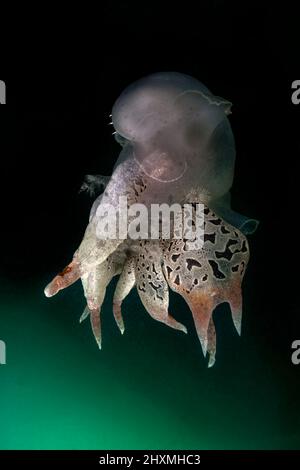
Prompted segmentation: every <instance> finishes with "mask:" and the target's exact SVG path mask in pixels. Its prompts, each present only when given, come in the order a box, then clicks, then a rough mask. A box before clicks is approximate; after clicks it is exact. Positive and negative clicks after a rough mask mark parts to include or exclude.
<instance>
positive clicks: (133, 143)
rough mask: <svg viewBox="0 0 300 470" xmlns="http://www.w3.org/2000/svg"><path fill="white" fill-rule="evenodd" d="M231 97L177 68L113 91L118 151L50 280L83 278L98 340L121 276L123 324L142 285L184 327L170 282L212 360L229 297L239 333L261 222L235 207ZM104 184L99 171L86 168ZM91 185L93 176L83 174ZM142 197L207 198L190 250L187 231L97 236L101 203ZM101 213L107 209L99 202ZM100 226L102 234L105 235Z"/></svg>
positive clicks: (158, 308)
mask: <svg viewBox="0 0 300 470" xmlns="http://www.w3.org/2000/svg"><path fill="white" fill-rule="evenodd" d="M230 109H231V103H230V102H228V101H226V100H224V99H222V98H220V97H218V96H214V95H213V94H212V93H211V92H210V91H209V90H208V89H207V88H206V87H205V86H204V85H203V84H202V83H200V82H199V81H198V80H196V79H194V78H192V77H190V76H187V75H184V74H180V73H175V72H170V73H157V74H154V75H150V76H148V77H146V78H142V79H141V80H138V81H137V82H135V83H133V84H132V85H131V86H129V87H128V88H126V89H125V91H124V92H123V93H122V94H121V95H120V97H119V98H118V99H117V101H116V103H115V104H114V106H113V109H112V115H111V118H112V124H113V126H114V128H115V137H116V140H117V141H118V142H119V143H120V144H121V146H122V150H121V153H120V156H119V159H118V160H117V163H116V165H115V168H114V171H113V174H112V176H111V178H108V181H105V184H104V186H105V188H104V191H103V193H102V194H100V195H99V196H98V197H97V199H96V200H95V202H94V204H93V206H92V209H91V214H90V220H89V224H88V226H87V229H86V232H85V235H84V237H83V240H82V242H81V244H80V246H79V248H78V249H77V251H76V252H75V254H74V256H73V260H72V261H71V263H70V264H69V265H68V266H67V267H66V268H65V269H64V270H63V271H62V272H61V273H59V274H58V275H57V276H56V277H55V278H54V279H53V280H52V282H51V283H50V284H49V285H48V286H47V287H46V289H45V294H46V296H47V297H51V296H53V295H55V294H56V293H57V292H58V291H59V290H61V289H64V288H66V287H68V286H69V285H71V284H72V283H74V282H75V281H77V280H78V279H79V278H81V281H82V284H83V289H84V294H85V297H86V301H87V306H86V308H85V310H84V312H83V314H82V316H81V320H83V319H84V318H86V317H88V316H89V317H90V321H91V325H92V330H93V333H94V336H95V338H96V341H97V343H98V345H99V347H101V324H100V311H101V306H102V303H103V300H104V296H105V292H106V287H107V286H108V284H109V283H110V281H111V279H112V278H113V277H114V276H116V275H119V279H118V282H117V286H116V290H115V293H114V298H113V314H114V317H115V319H116V322H117V325H118V326H119V328H120V330H121V332H122V333H123V332H124V322H123V318H122V313H121V304H122V301H123V300H124V298H125V297H126V296H127V295H128V294H129V292H130V291H131V289H132V288H133V287H134V286H136V288H137V291H138V294H139V296H140V299H141V301H142V303H143V305H144V307H145V309H146V310H147V311H148V313H149V314H150V315H151V316H152V317H153V318H154V319H155V320H158V321H160V322H162V323H165V324H166V325H168V326H170V327H172V328H175V329H177V330H181V331H184V332H186V328H185V326H184V325H182V324H181V323H179V322H178V321H177V320H175V318H173V317H172V316H171V315H170V313H169V311H168V304H169V288H171V289H172V290H173V291H175V292H177V293H179V294H180V295H181V296H182V297H183V298H184V299H185V300H186V302H187V304H188V305H189V307H190V309H191V311H192V315H193V318H194V323H195V327H196V330H197V333H198V336H199V339H200V343H201V347H202V350H203V353H204V355H206V353H207V352H208V354H209V362H208V365H209V366H212V365H213V364H214V362H215V353H216V334H215V327H214V322H213V317H212V314H213V311H214V309H215V308H216V306H217V305H219V304H220V303H223V302H228V303H229V304H230V307H231V312H232V318H233V322H234V325H235V327H236V330H237V332H238V333H239V334H240V332H241V319H242V292H241V284H242V279H243V276H244V273H245V269H246V266H247V263H248V260H249V246H248V242H247V239H246V236H245V235H247V234H249V233H252V232H254V231H255V229H256V227H257V221H256V220H254V219H249V218H247V217H245V216H242V215H240V214H238V213H236V212H234V211H233V210H232V209H231V207H230V193H229V191H230V188H231V185H232V181H233V174H234V163H235V144H234V137H233V133H232V130H231V126H230V123H229V120H228V117H227V116H228V114H230ZM88 179H89V180H90V181H92V183H91V184H92V185H94V186H97V185H98V186H101V184H102V183H103V181H104V179H105V178H103V177H90V178H88ZM86 185H87V183H86ZM120 196H122V197H126V198H127V199H126V201H127V208H128V207H131V206H132V205H133V204H136V203H139V204H143V205H144V206H146V207H147V208H150V206H151V205H153V204H169V205H170V204H174V203H177V204H180V206H182V207H184V204H186V203H191V204H196V203H198V204H199V203H201V204H203V206H202V207H204V215H203V217H204V219H203V220H204V224H203V228H204V235H203V244H202V246H201V248H199V249H193V250H191V249H187V240H186V239H185V237H184V235H183V236H182V238H178V237H175V235H174V233H173V235H172V236H171V237H170V238H169V239H165V238H164V237H162V236H159V237H158V239H149V238H147V237H144V238H143V237H141V239H138V240H136V239H131V238H130V237H126V238H125V239H124V237H122V238H120V237H119V238H118V237H115V238H105V237H102V236H99V208H100V209H101V208H103V207H113V208H117V207H118V202H119V199H120ZM100 212H101V211H100ZM100 235H101V234H100Z"/></svg>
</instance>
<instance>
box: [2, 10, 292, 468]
mask: <svg viewBox="0 0 300 470" xmlns="http://www.w3.org/2000/svg"><path fill="white" fill-rule="evenodd" d="M225 4H226V2H221V1H220V2H214V6H211V5H209V4H208V2H203V10H202V13H203V12H205V15H206V17H207V18H208V19H209V21H207V22H202V23H201V28H199V24H198V22H197V18H196V17H193V15H191V12H190V11H187V10H186V9H183V11H182V12H181V13H180V12H177V13H175V16H174V18H173V22H171V21H167V18H168V10H167V9H166V8H165V7H161V10H159V11H160V16H159V20H158V21H157V23H156V34H155V37H154V38H153V37H152V36H151V31H152V29H153V28H152V26H151V25H152V24H153V21H154V20H155V18H157V16H156V13H155V10H153V9H151V8H150V7H149V6H148V7H147V6H145V11H143V12H142V11H140V10H139V11H137V10H135V9H134V8H133V6H130V5H128V4H126V2H125V4H124V5H123V7H121V10H118V8H117V6H115V7H112V6H111V7H108V8H107V9H105V10H104V12H103V17H104V18H105V21H106V23H107V26H109V27H111V28H113V26H114V27H116V30H117V31H118V34H119V36H120V37H122V38H123V42H122V48H121V49H118V48H117V49H115V50H114V52H113V56H112V55H111V52H110V51H109V50H108V49H107V46H105V45H104V36H105V35H104V33H101V34H100V33H99V35H100V36H99V38H98V44H99V47H98V49H99V50H98V55H97V56H95V55H94V54H93V53H92V52H91V51H90V54H91V56H90V57H85V56H84V58H83V59H82V62H81V66H80V70H79V69H78V65H76V64H77V62H76V64H75V66H74V68H71V66H70V67H69V65H68V66H66V67H65V68H61V66H60V65H59V64H57V67H56V69H55V70H58V69H59V70H60V73H59V74H58V75H57V76H58V77H59V78H58V79H56V81H54V82H53V77H52V76H49V75H48V72H45V74H44V75H43V73H42V72H41V71H40V70H39V73H37V72H36V70H37V69H36V67H35V69H34V70H35V71H33V72H32V75H30V77H29V76H28V77H27V78H24V81H23V82H22V83H21V84H20V83H17V80H16V79H15V78H14V77H15V75H14V73H13V72H11V73H7V76H3V77H2V76H0V79H1V83H2V90H5V88H6V91H5V93H4V91H3V93H2V92H1V93H2V95H1V96H0V99H1V97H2V99H3V102H1V104H4V106H1V109H0V111H1V112H0V124H1V126H0V128H1V131H0V133H1V147H2V155H3V158H2V160H1V170H2V171H1V175H2V181H3V184H2V186H1V191H2V212H3V213H2V224H1V228H2V230H1V236H2V237H3V241H2V248H3V250H2V256H1V264H0V280H1V282H0V450H102V449H110V450H112V451H113V450H120V449H124V450H151V449H157V450H159V449H160V450H167V449H169V450H176V449H178V450H189V449H202V450H280V449H282V450H298V449H299V447H300V431H299V425H300V319H299V318H300V317H299V312H298V310H299V308H298V296H297V280H298V277H297V273H298V268H297V257H298V254H299V253H298V249H297V221H298V209H297V206H298V173H297V170H296V166H297V165H296V163H295V161H296V158H297V155H298V152H299V143H298V140H297V139H298V137H297V136H298V132H299V122H300V91H299V90H300V80H296V79H297V78H300V77H299V76H298V77H297V74H296V72H295V71H294V62H293V57H292V53H291V52H287V51H288V48H289V44H290V43H293V39H294V37H293V32H292V31H293V29H292V28H291V33H290V36H289V37H287V38H286V43H285V42H282V43H281V42H280V41H279V40H278V39H277V36H276V25H277V24H278V21H279V19H280V12H279V11H278V10H276V8H275V7H274V9H269V8H267V7H266V8H254V7H247V8H245V10H243V9H242V8H241V7H239V8H237V9H236V10H235V9H234V8H233V7H231V8H229V7H228V8H226V6H225ZM124 18H126V19H128V22H126V21H125V22H124V21H123V20H124ZM137 19H139V20H137ZM164 19H165V20H166V21H164ZM212 21H213V22H214V27H215V29H216V31H217V33H216V34H215V35H214V36H213V37H211V36H209V34H210V31H211V29H210V28H211V26H210V25H211V22H212ZM254 21H255V22H256V25H257V28H256V34H255V35H253V32H252V26H251V25H252V24H253V22H254ZM181 24H183V26H182V29H181V31H182V34H181V35H178V34H176V32H177V31H178V30H179V25H181ZM166 25H167V26H166ZM102 35H103V37H102ZM208 36H209V37H210V39H208ZM237 37H238V38H240V43H239V44H237V41H236V38H237ZM151 38H152V40H150V39H151ZM112 41H117V37H116V36H115V37H114V38H113V39H112ZM137 43H139V48H140V50H143V52H144V53H143V54H139V55H138V57H137V55H136V54H137V52H136V53H134V54H133V53H130V54H125V53H124V51H125V50H127V51H132V48H133V45H135V44H137ZM200 44H201V47H200V48H199V45H200ZM74 47H75V46H74ZM241 51H242V52H241ZM99 57H101V63H100V62H99ZM62 62H63V61H62ZM278 64H281V66H280V68H279V67H278ZM32 70H33V69H32ZM45 70H46V69H45ZM55 74H57V72H55ZM55 74H54V75H55ZM43 77H45V78H43ZM2 78H3V80H2ZM53 83H54V85H53ZM25 92H26V97H25V95H24V93H25ZM28 96H30V99H29V100H28V103H27V97H28ZM10 103H11V104H10ZM54 103H56V104H55V105H54ZM298 104H299V107H297V105H298ZM0 461H1V458H0Z"/></svg>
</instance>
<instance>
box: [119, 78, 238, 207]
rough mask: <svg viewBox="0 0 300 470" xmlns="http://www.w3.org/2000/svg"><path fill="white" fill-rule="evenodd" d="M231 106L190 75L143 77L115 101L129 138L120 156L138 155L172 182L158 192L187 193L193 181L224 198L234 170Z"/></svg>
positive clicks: (160, 178) (156, 175)
mask: <svg viewBox="0 0 300 470" xmlns="http://www.w3.org/2000/svg"><path fill="white" fill-rule="evenodd" d="M229 110H230V103H229V102H228V101H226V100H223V99H222V98H219V97H216V96H214V95H213V94H212V93H211V92H210V91H209V90H208V89H207V88H206V87H205V86H204V85H203V84H202V83H201V82H199V81H198V80H196V79H194V78H192V77H189V76H187V75H184V74H180V73H175V72H164V73H158V74H154V75H150V76H148V77H145V78H142V79H140V80H138V81H136V82H135V83H133V84H132V85H130V86H129V87H128V88H126V89H125V91H124V92H123V93H122V94H121V95H120V97H119V98H118V99H117V101H116V103H115V105H114V106H113V110H112V121H113V124H114V127H115V129H116V132H117V133H118V135H120V136H122V137H123V138H124V139H125V141H126V142H128V144H127V150H126V157H125V156H124V154H122V153H121V155H120V161H122V160H124V158H133V159H135V160H136V162H138V164H140V165H141V168H142V170H143V171H144V172H145V173H146V175H147V176H149V177H151V178H152V179H153V180H155V181H156V182H157V183H167V187H165V188H164V189H163V190H161V191H160V190H159V188H158V192H159V193H161V192H162V193H164V192H165V193H166V194H167V195H168V197H170V196H174V195H175V194H176V195H177V196H179V195H181V194H183V195H184V193H186V191H187V188H190V187H193V186H195V187H198V188H200V189H201V193H203V195H205V196H207V200H209V199H215V198H218V197H221V196H222V195H224V194H225V193H226V192H228V190H229V189H230V187H231V185H232V180H233V172H234V160H235V145H234V138H233V134H232V131H231V127H230V124H229V121H228V119H227V116H226V114H228V113H229ZM128 146H130V151H128ZM160 195H161V194H160Z"/></svg>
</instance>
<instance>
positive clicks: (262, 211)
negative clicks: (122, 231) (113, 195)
mask: <svg viewBox="0 0 300 470" xmlns="http://www.w3.org/2000/svg"><path fill="white" fill-rule="evenodd" d="M56 13H57V15H56V19H57V20H58V22H59V17H60V14H59V11H57V12H56ZM77 13H79V14H80V11H77ZM46 16H47V15H46V14H45V16H43V21H44V20H45V21H46ZM43 21H41V19H40V20H39V21H38V22H37V23H38V24H37V32H36V33H34V34H32V36H30V34H29V33H30V32H29V27H28V30H27V33H26V34H25V36H21V37H20V38H19V40H18V41H17V44H16V43H14V44H13V45H12V44H11V50H10V52H9V54H7V57H6V59H7V60H5V61H4V62H3V63H2V66H1V68H0V79H4V80H5V81H6V83H7V105H6V106H5V107H3V106H1V110H0V120H1V122H0V124H1V126H0V135H1V143H0V151H1V211H2V214H1V221H2V223H1V237H3V241H2V245H1V246H2V250H1V275H2V278H5V279H7V280H9V281H11V282H15V283H23V282H27V281H28V280H30V279H32V278H37V277H44V278H47V279H51V277H52V276H53V275H54V274H55V273H56V272H57V271H58V270H59V269H60V268H62V267H63V266H64V265H65V264H66V263H67V262H69V261H70V259H71V257H72V254H73V252H74V250H75V249H76V247H77V245H78V244H79V242H80V240H81V238H82V235H83V232H84V229H85V226H86V224H87V219H88V212H89V207H90V205H91V200H90V199H89V198H88V196H86V195H82V194H81V195H79V194H78V190H79V188H80V185H81V183H82V180H83V177H84V175H85V174H89V173H90V174H93V173H98V174H110V173H111V170H112V167H113V165H114V162H115V161H116V159H117V156H118V153H119V150H120V149H119V146H118V144H117V143H116V142H114V139H113V137H112V135H111V132H112V130H111V128H110V127H109V126H108V122H109V114H110V110H111V107H112V105H113V103H114V101H115V99H116V98H117V97H118V95H119V94H120V92H121V91H122V90H123V89H124V88H125V87H126V86H127V85H128V84H130V83H131V82H132V81H134V80H136V79H138V78H140V77H142V76H144V75H147V74H149V73H153V72H157V71H168V70H174V71H178V72H183V73H187V74H190V75H192V76H194V77H196V78H197V79H199V80H200V81H202V82H203V83H204V84H205V85H206V86H208V88H210V89H211V90H212V91H213V92H214V93H215V94H217V95H219V96H223V97H224V98H227V99H229V100H230V101H232V102H233V109H232V115H231V116H230V122H231V124H232V128H233V132H234V135H235V138H236V147H237V161H236V173H235V180H234V185H233V189H232V194H233V208H234V209H236V210H238V211H240V212H242V213H244V214H246V215H249V216H252V217H255V218H257V219H259V220H260V227H259V229H258V231H257V233H256V234H254V235H253V236H252V237H251V239H250V248H251V253H252V258H251V263H250V265H249V268H248V277H249V278H250V279H251V282H250V283H248V285H247V276H246V278H245V290H246V294H245V295H246V298H247V299H248V300H247V301H248V302H249V303H250V307H249V310H250V311H251V315H252V316H251V319H250V320H249V321H250V330H249V331H250V333H251V331H255V332H256V336H257V348H258V349H259V351H260V352H259V354H260V353H261V354H263V355H264V360H266V361H269V363H270V370H271V371H272V370H275V369H276V370H281V372H282V374H281V377H282V382H281V383H279V384H278V386H279V387H282V388H283V389H284V388H285V387H288V393H289V394H290V402H287V403H290V404H291V405H290V406H291V407H292V406H293V402H294V401H295V400H296V399H297V397H298V392H299V372H300V366H299V372H298V370H297V368H296V366H291V367H290V368H288V369H286V363H287V360H288V357H289V356H290V354H291V349H290V345H291V342H292V341H293V340H294V339H298V338H300V319H299V318H300V315H299V302H298V297H299V296H298V292H299V287H298V284H299V281H298V271H299V270H298V264H297V257H298V252H299V247H298V243H299V241H298V240H299V236H298V233H299V232H298V225H299V212H298V194H299V172H298V167H299V165H298V159H299V151H300V144H299V123H300V105H299V106H295V105H293V104H292V102H291V93H292V90H291V84H292V81H293V80H296V79H299V78H300V70H299V55H300V54H299V47H300V46H299V39H300V38H299V36H300V34H299V29H300V19H299V16H297V13H296V12H295V11H294V10H293V6H292V5H290V6H285V7H283V6H282V5H281V4H280V5H275V2H273V3H272V4H271V5H270V6H269V5H268V4H267V3H264V2H261V3H260V5H259V6H258V5H253V4H251V5H250V3H244V2H225V1H210V2H209V1H198V2H194V3H188V2H180V3H178V4H175V3H173V4H169V5H167V4H166V3H161V4H160V5H157V4H155V3H153V2H139V3H129V2H120V3H116V2H110V3H109V4H106V5H105V4H102V6H99V10H98V11H97V12H92V11H91V12H90V14H89V17H88V19H85V18H82V19H81V20H77V21H76V22H75V21H74V18H73V15H71V12H70V16H69V18H68V19H67V20H63V21H62V23H61V24H60V25H59V26H58V25H56V23H52V24H51V25H48V26H47V32H45V34H42V33H43V28H44V24H43ZM58 31H59V32H58ZM62 32H63V34H62V37H61V33H62ZM58 34H59V36H58ZM44 36H46V40H45V39H44ZM42 37H43V39H42ZM11 38H12V34H11V36H10V35H8V37H7V38H6V41H7V42H6V44H7V45H8V46H9V44H10V42H11V41H10V40H11ZM23 40H24V41H25V40H26V42H23ZM265 344H267V345H268V346H267V347H265V346H264V345H265ZM249 354H251V351H249ZM285 406H287V407H288V406H289V404H286V405H285ZM283 415H286V416H287V422H286V423H283V426H287V428H290V430H293V429H296V428H297V426H298V425H299V424H300V422H299V416H293V417H291V414H290V413H289V410H288V409H287V410H283Z"/></svg>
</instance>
